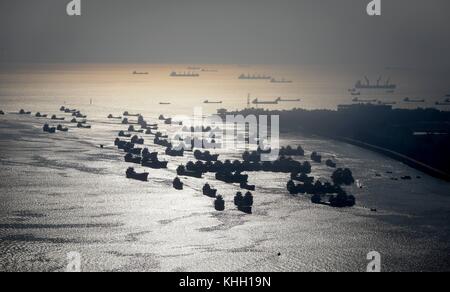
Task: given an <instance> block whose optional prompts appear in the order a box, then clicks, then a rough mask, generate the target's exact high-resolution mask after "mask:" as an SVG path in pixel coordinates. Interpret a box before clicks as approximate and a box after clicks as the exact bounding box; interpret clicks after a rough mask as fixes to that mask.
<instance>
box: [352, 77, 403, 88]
mask: <svg viewBox="0 0 450 292" xmlns="http://www.w3.org/2000/svg"><path fill="white" fill-rule="evenodd" d="M364 78H365V80H366V83H365V84H363V83H362V81H361V80H358V81H357V82H356V84H355V88H356V89H384V90H393V89H396V88H397V85H395V84H391V83H390V82H391V80H390V78H388V79H387V80H386V82H385V83H384V84H381V77H380V78H378V80H377V84H370V80H369V78H367V77H364Z"/></svg>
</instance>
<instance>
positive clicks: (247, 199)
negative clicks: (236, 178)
mask: <svg viewBox="0 0 450 292" xmlns="http://www.w3.org/2000/svg"><path fill="white" fill-rule="evenodd" d="M234 204H235V205H236V206H237V207H238V210H239V211H242V212H244V213H247V214H251V213H252V206H253V195H252V193H250V192H247V193H246V194H245V196H242V193H241V192H238V193H237V194H236V196H235V197H234Z"/></svg>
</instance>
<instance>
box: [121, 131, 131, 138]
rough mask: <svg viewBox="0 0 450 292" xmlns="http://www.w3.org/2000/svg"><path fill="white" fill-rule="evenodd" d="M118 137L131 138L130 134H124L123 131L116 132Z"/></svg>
mask: <svg viewBox="0 0 450 292" xmlns="http://www.w3.org/2000/svg"><path fill="white" fill-rule="evenodd" d="M118 136H119V137H125V138H131V134H130V133H128V134H126V133H125V132H124V131H120V132H119V134H118Z"/></svg>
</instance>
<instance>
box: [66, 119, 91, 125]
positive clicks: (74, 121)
mask: <svg viewBox="0 0 450 292" xmlns="http://www.w3.org/2000/svg"><path fill="white" fill-rule="evenodd" d="M70 122H71V123H72V124H78V123H81V124H86V123H87V121H86V120H82V121H78V120H77V119H76V118H73V119H72V120H70Z"/></svg>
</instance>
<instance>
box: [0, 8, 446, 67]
mask: <svg viewBox="0 0 450 292" xmlns="http://www.w3.org/2000/svg"><path fill="white" fill-rule="evenodd" d="M68 2H69V0H39V1H35V0H0V48H1V59H2V60H3V61H5V60H7V61H20V62H148V63H179V62H182V63H191V64H194V63H232V64H239V63H248V64H252V63H256V64H258V63H259V64H265V63H270V64H349V65H350V64H377V65H379V64H383V65H386V66H412V65H414V66H416V65H425V66H433V67H434V66H441V67H450V17H449V15H450V1H448V0H382V4H383V16H381V17H369V16H367V14H366V13H365V7H366V5H367V3H368V2H369V0H82V5H83V7H82V11H83V16H81V17H68V16H66V8H65V6H66V4H67V3H68Z"/></svg>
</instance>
